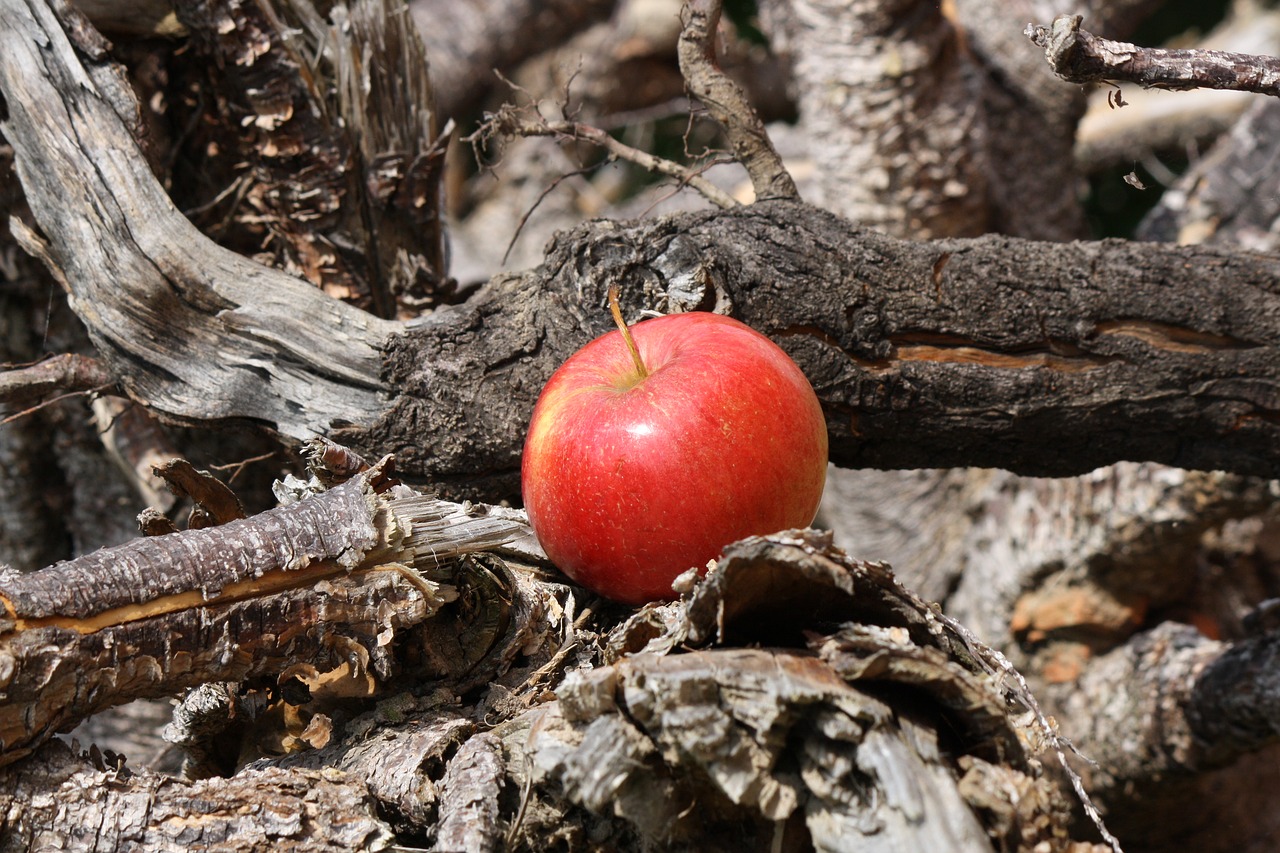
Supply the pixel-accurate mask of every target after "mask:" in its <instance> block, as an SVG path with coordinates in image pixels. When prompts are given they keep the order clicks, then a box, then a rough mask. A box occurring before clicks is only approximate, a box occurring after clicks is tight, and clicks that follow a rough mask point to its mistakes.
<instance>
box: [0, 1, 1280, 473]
mask: <svg viewBox="0 0 1280 853" xmlns="http://www.w3.org/2000/svg"><path fill="white" fill-rule="evenodd" d="M27 20H28V22H29V23H28V24H25V25H23V26H15V27H13V28H10V29H9V30H8V31H7V41H8V42H9V43H10V44H11V46H12V48H11V49H7V50H6V51H5V55H6V58H7V61H6V62H5V64H4V66H3V69H2V76H0V86H2V87H3V90H4V91H5V93H6V97H7V100H8V103H9V105H10V116H9V118H8V120H7V121H6V122H5V124H4V130H5V133H6V135H7V136H8V137H9V138H10V139H11V141H13V142H14V144H15V148H16V149H17V150H18V152H19V158H18V164H19V173H20V176H21V178H22V180H23V184H24V186H25V187H26V188H27V191H28V194H29V196H30V197H31V199H32V202H33V204H32V208H33V211H34V212H35V216H36V218H37V220H38V221H39V222H40V223H41V226H42V228H44V229H45V232H46V237H47V238H48V241H49V242H48V244H47V247H46V248H45V249H44V250H43V251H45V253H46V254H47V255H48V257H49V259H50V260H51V262H52V263H53V264H54V265H56V267H57V268H58V269H60V270H62V271H63V272H64V273H65V274H66V275H67V278H68V281H69V282H70V284H71V287H72V288H73V291H74V292H75V294H76V298H77V299H78V300H79V301H80V302H82V303H85V304H94V305H96V306H98V309H97V311H98V313H97V314H95V315H93V316H90V317H89V320H90V323H91V327H92V328H91V335H92V336H93V337H94V339H95V341H96V342H97V343H98V345H99V346H100V349H101V351H102V352H103V353H105V354H107V355H104V358H106V359H107V360H108V363H109V366H110V367H111V369H112V370H113V372H114V373H115V374H117V375H119V376H120V377H121V381H122V382H123V383H124V385H125V387H126V388H127V389H128V390H129V392H130V393H131V395H133V396H135V397H136V398H138V399H140V400H142V401H145V403H146V404H147V405H148V406H149V407H151V408H152V409H153V410H155V411H157V412H159V413H161V414H164V415H168V416H170V417H177V418H182V419H186V420H217V419H225V418H237V417H238V418H252V419H255V420H259V421H264V422H266V423H269V424H271V425H273V426H274V427H275V428H276V429H278V430H279V431H281V432H283V433H284V434H286V435H294V436H299V435H302V436H305V435H309V434H312V433H314V432H321V431H325V430H328V431H330V432H334V431H335V427H336V426H338V425H340V424H343V423H346V424H348V425H352V426H349V428H348V429H346V430H345V431H341V430H339V431H337V432H338V433H339V434H340V435H342V436H343V440H344V441H346V442H347V443H354V444H355V445H357V446H360V447H361V448H363V449H365V450H370V449H372V448H381V449H384V450H391V451H394V452H395V453H396V454H397V457H398V459H399V460H400V465H401V471H402V472H403V473H404V474H405V475H407V476H409V477H411V478H413V479H415V480H433V481H437V482H441V483H444V484H448V485H450V486H451V487H453V488H454V489H455V490H457V491H459V492H461V491H467V492H469V493H471V494H477V495H485V496H488V497H490V498H493V497H497V496H505V495H511V494H513V493H514V488H515V482H516V477H517V472H518V454H519V447H520V438H521V436H522V432H523V427H524V424H525V421H526V419H527V417H528V412H529V411H530V410H531V407H532V404H533V401H534V397H535V396H536V392H537V390H538V389H539V388H540V387H541V386H542V383H543V381H544V380H545V378H546V377H547V375H549V372H550V369H551V367H552V366H553V365H554V364H556V363H559V361H561V360H563V358H564V357H567V355H568V354H569V353H571V352H572V351H574V350H575V349H576V348H577V347H578V346H579V345H581V344H582V343H584V342H585V341H586V340H588V339H589V338H590V337H592V336H594V335H595V334H596V333H598V332H600V331H602V330H603V329H604V327H605V322H606V315H605V313H604V311H603V305H604V300H603V291H604V289H605V287H606V285H607V283H609V282H612V281H614V280H615V279H616V280H618V281H620V282H621V283H622V285H623V291H624V295H625V297H626V299H627V301H628V304H629V305H630V306H631V308H632V312H633V314H634V312H635V311H637V310H639V309H643V308H654V309H659V310H668V311H673V310H683V309H688V308H695V307H701V308H714V309H717V310H721V311H725V312H730V313H733V314H734V315H735V316H738V317H739V318H741V319H743V320H744V321H746V322H748V323H749V324H751V325H754V326H756V327H757V328H760V329H761V330H763V331H765V332H767V333H770V334H773V335H774V336H775V337H777V338H778V339H779V341H780V342H781V343H782V344H783V345H784V348H786V349H788V351H789V352H790V353H791V354H792V355H793V357H795V358H796V359H797V361H798V362H799V363H800V364H801V366H802V367H803V368H804V369H805V370H806V373H807V374H808V375H809V377H810V379H811V380H812V381H813V382H814V384H815V386H816V387H817V389H818V391H819V395H820V396H821V398H822V399H823V403H824V406H825V408H826V411H827V414H828V422H829V425H830V429H831V439H832V457H833V459H834V460H835V461H836V462H837V464H840V465H846V466H872V467H885V468H893V467H919V466H937V465H951V464H971V465H989V466H1000V467H1005V468H1008V469H1011V470H1015V471H1020V472H1023V473H1035V474H1066V473H1075V472H1080V471H1085V470H1089V469H1091V468H1093V467H1096V466H1097V465H1100V464H1104V463H1106V462H1111V461H1115V460H1116V459H1123V458H1131V459H1149V460H1155V461H1161V462H1167V463H1170V464H1175V465H1180V466H1184V467H1190V468H1196V467H1201V468H1223V469H1227V470H1234V471H1240V472H1246V473H1255V474H1262V475H1274V474H1275V472H1276V471H1277V470H1280V464H1277V459H1276V458H1275V447H1277V446H1280V445H1278V444H1277V442H1276V441H1275V438H1276V430H1277V427H1276V423H1275V421H1274V420H1273V419H1274V417H1275V412H1276V410H1277V409H1280V406H1278V405H1277V404H1276V401H1275V400H1274V399H1273V398H1274V383H1275V381H1276V380H1275V378H1274V373H1275V369H1274V365H1275V363H1276V360H1275V358H1274V357H1273V355H1274V353H1273V346H1274V344H1273V342H1274V341H1275V340H1276V339H1277V334H1276V329H1275V324H1276V322H1277V321H1276V313H1277V311H1276V307H1275V304H1276V297H1275V295H1274V293H1275V289H1276V281H1277V276H1278V272H1280V271H1278V270H1277V268H1276V266H1275V264H1274V263H1273V262H1272V261H1270V260H1269V259H1267V258H1265V257H1262V256H1256V255H1251V254H1248V253H1242V252H1231V251H1227V250H1221V249H1181V250H1174V249H1169V248H1165V247H1151V246H1138V245H1131V244H1124V243H1115V242H1112V243H1108V242H1102V243H1095V244H1086V243H1078V244H1067V245H1059V244H1039V243H1032V242H1022V241H1017V240H1010V239H1005V238H995V237H987V238H978V239H975V240H972V241H938V242H934V243H927V242H926V243H909V242H902V241H895V240H891V239H888V238H885V237H883V236H881V235H877V234H875V233H873V232H870V231H864V230H859V229H856V228H854V227H852V226H850V225H849V224H848V223H847V222H845V221H844V220H841V219H839V218H838V217H834V216H831V215H829V214H825V213H823V212H821V211H817V210H815V209H812V208H809V207H806V206H802V205H795V204H786V203H781V202H771V203H765V204H760V205H756V206H753V207H752V208H750V209H748V210H744V211H741V212H730V213H725V214H711V215H707V214H695V215H690V216H684V217H676V218H672V219H667V220H658V221H655V222H647V223H636V224H632V225H626V226H624V225H619V224H616V223H598V224H595V225H590V226H584V227H583V228H581V229H578V230H576V231H574V232H571V234H570V235H568V236H566V237H564V238H562V239H561V240H559V241H558V242H557V243H556V244H555V246H553V248H552V249H551V252H550V254H549V255H548V258H547V262H546V263H545V264H544V265H543V267H541V268H540V269H538V270H535V271H532V272H530V273H527V274H525V275H522V276H503V277H499V278H497V279H495V280H494V281H493V282H492V283H491V284H490V285H489V287H488V288H487V289H486V291H485V293H484V294H482V295H481V296H480V297H479V298H477V299H475V300H473V301H472V303H471V304H468V305H465V306H459V307H456V308H451V309H443V310H441V311H438V312H436V313H435V314H433V315H431V316H430V317H427V318H424V319H423V320H421V321H418V322H415V323H412V324H408V325H395V324H387V323H382V322H380V321H377V320H375V319H373V318H371V317H369V316H368V315H365V314H361V313H358V312H354V311H353V310H348V309H346V308H344V307H343V306H340V305H338V304H337V303H335V302H333V301H332V300H328V299H324V298H322V297H321V295H320V294H317V293H315V292H314V291H311V290H308V289H307V288H305V287H303V286H301V285H300V284H299V283H298V282H297V281H296V280H294V279H292V278H290V277H288V276H285V275H283V274H280V273H276V272H274V271H271V270H268V269H265V268H263V267H260V266H256V265H254V264H252V263H251V262H249V261H247V260H245V259H243V258H241V257H239V256H236V255H232V254H231V253H228V252H225V251H222V250H219V249H217V248H216V247H213V246H211V245H210V244H208V242H207V241H205V240H203V239H202V238H201V237H200V236H199V235H198V234H195V233H194V232H192V231H190V226H189V224H187V223H186V220H185V219H183V218H182V217H181V216H180V215H179V214H178V213H177V212H176V211H175V210H173V208H172V207H171V206H170V205H169V203H168V202H167V200H166V199H165V197H164V196H163V194H162V193H161V192H160V189H159V187H158V186H157V185H156V184H155V181H154V179H152V178H151V176H150V173H149V172H147V171H146V168H145V166H144V165H143V163H142V162H141V160H140V158H138V159H131V158H130V156H129V155H128V154H127V152H130V151H136V147H135V146H133V143H132V141H131V140H129V139H128V136H127V134H126V132H125V130H124V125H123V124H122V122H121V121H120V119H119V118H118V117H117V116H116V114H115V112H114V110H113V109H112V108H111V107H110V106H109V103H110V101H108V100H102V99H101V95H102V94H103V93H105V92H106V91H107V90H113V87H115V86H116V85H117V84H118V80H117V78H116V77H115V76H114V72H113V71H112V68H111V66H110V65H109V64H103V63H100V62H94V61H90V62H89V67H90V68H91V69H93V74H92V75H91V76H90V77H84V76H83V75H84V74H85V72H84V71H83V70H77V69H81V68H82V66H80V64H79V59H78V58H77V57H76V56H75V54H74V53H73V51H72V50H71V47H70V44H69V43H67V42H66V41H65V39H64V38H63V37H62V36H61V35H60V33H61V30H60V28H58V27H57V26H56V24H55V23H54V21H53V19H51V18H49V17H43V18H42V21H43V23H41V24H39V25H37V23H36V20H37V18H36V17H35V16H28V17H27ZM40 27H43V28H45V30H44V31H45V32H46V33H47V35H46V36H39V35H36V36H26V35H19V34H30V33H38V32H39V28H40ZM32 28H34V29H32ZM28 37H35V38H36V39H37V40H43V39H45V38H47V39H49V40H50V42H49V43H50V44H51V45H58V44H61V45H62V47H61V48H60V49H58V50H52V51H46V52H45V53H44V54H42V56H41V58H40V59H39V61H37V60H36V58H35V56H34V55H33V54H31V52H30V47H29V46H30V45H31V44H33V43H34V42H30V41H28V40H27V38H28ZM23 57H28V59H23ZM55 60H57V61H59V62H63V63H66V64H64V65H61V66H56V68H60V69H61V70H58V71H57V72H56V73H57V74H59V75H73V76H76V77H79V78H81V79H84V80H86V81H89V80H92V81H93V82H92V83H91V84H90V85H87V86H79V87H77V88H74V89H71V90H68V91H66V92H65V93H60V90H59V89H58V88H57V87H56V86H54V85H53V84H52V82H51V81H50V79H49V78H48V77H47V76H45V73H46V72H44V71H41V70H40V69H41V68H43V67H44V63H45V62H46V61H49V62H52V61H55ZM64 97H65V98H67V99H69V100H71V101H72V102H74V106H73V107H71V108H74V109H76V110H78V111H79V112H81V113H82V114H83V117H82V119H81V120H80V121H79V122H78V123H77V126H78V127H81V128H83V131H82V133H81V136H80V137H79V138H78V139H71V138H66V137H51V136H50V135H49V134H47V133H44V132H43V131H42V128H44V127H47V126H54V125H57V124H58V123H60V120H59V119H58V118H57V115H58V113H57V111H58V110H61V109H66V108H68V107H65V106H62V105H63V104H64V101H63V98H64ZM50 109H52V110H55V112H53V113H46V112H45V111H46V110H50ZM62 123H65V122H62ZM108 144H111V145H113V146H115V148H116V149H118V150H119V151H120V152H124V153H121V154H117V155H115V156H113V157H112V159H111V160H108V161H104V162H108V163H111V164H112V165H111V168H109V169H104V170H99V169H98V168H96V167H95V166H93V165H92V157H90V152H93V151H98V150H100V149H101V148H102V147H104V146H106V145H108ZM53 158H58V159H57V160H56V162H63V160H62V159H61V158H71V159H69V160H68V161H66V162H65V164H64V165H63V166H61V167H59V168H47V167H44V166H41V165H40V164H42V163H44V164H48V163H51V162H55V160H54V159H53ZM90 178H91V179H92V180H88V179H90ZM59 182H70V183H59ZM72 184H74V188H73V186H72ZM86 190H88V191H92V192H94V193H97V197H98V198H99V199H100V202H101V206H100V207H99V208H98V210H100V211H102V212H103V213H102V215H103V216H105V217H106V218H105V220H98V227H99V228H101V229H103V230H104V232H105V233H111V234H116V235H121V234H124V233H132V234H133V237H132V238H130V239H128V240H116V239H113V240H107V241H101V240H98V239H97V238H96V236H95V237H94V238H93V239H92V240H90V239H87V238H88V232H85V231H84V230H83V229H80V228H79V227H78V226H74V223H76V222H77V221H78V220H76V219H73V218H71V217H66V216H64V215H62V214H63V210H62V204H61V199H63V198H66V197H73V196H74V194H77V193H81V192H84V191H86ZM119 199H131V200H132V204H131V205H130V206H128V207H121V206H120V205H119V203H118V201H117V200H119ZM144 210H145V211H148V215H146V216H142V215H141V214H139V213H137V212H138V211H144ZM86 213H87V214H88V213H89V211H86ZM90 215H92V214H90ZM120 282H128V283H129V287H127V288H121V287H120V286H119V283H120ZM783 282H786V287H785V288H783V287H782V286H781V285H782V283H783ZM784 289H785V291H786V295H785V296H784V295H783V293H782V291H783V290H784ZM177 293H186V294H188V296H187V298H186V300H180V299H178V297H177ZM263 293H272V294H276V295H277V296H276V297H275V298H274V299H273V300H272V301H269V302H268V301H263V300H262V298H261V295H262V294H263ZM144 302H145V303H146V304H147V305H149V306H150V307H149V308H148V309H147V310H146V311H145V312H144V311H142V308H141V306H142V304H143V303H144ZM1205 306H1213V309H1212V310H1211V311H1205V310H1204V308H1205ZM178 330H181V332H179V331H178ZM322 330H323V333H321V331H322ZM141 339H153V340H156V341H157V342H158V343H157V344H156V345H154V346H152V347H149V348H147V349H145V350H140V349H139V347H138V346H137V344H136V342H137V341H138V340H141ZM264 351H265V352H268V353H272V354H273V356H272V357H270V358H267V357H265V356H264V354H263V353H264ZM1244 376H1247V377H1248V378H1242V377H1244ZM393 395H394V396H393ZM389 398H390V399H389Z"/></svg>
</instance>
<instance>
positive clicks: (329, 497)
mask: <svg viewBox="0 0 1280 853" xmlns="http://www.w3.org/2000/svg"><path fill="white" fill-rule="evenodd" d="M381 473H382V470H381V466H375V467H374V468H373V469H371V470H370V471H368V472H366V473H364V474H361V475H360V476H358V477H356V478H355V479H353V480H351V481H349V482H348V483H346V484H343V485H341V486H338V487H336V488H334V489H332V490H331V491H328V492H325V493H322V494H320V495H317V496H315V497H312V498H309V499H306V500H303V501H301V502H299V503H297V504H294V505H291V506H287V507H282V508H280V509H276V510H271V511H269V512H266V513H262V514H261V515H259V516H255V517H253V518H249V519H242V520H237V521H231V522H228V523H226V524H224V525H221V526H219V527H214V528H207V529H201V530H188V531H184V532H181V533H174V534H170V535H168V536H159V537H152V538H147V539H141V540H138V541H135V542H131V543H129V544H126V545H122V546H118V547H115V548H107V549H102V550H100V551H97V552H95V553H93V554H89V555H86V556H84V557H81V558H78V559H76V560H72V561H68V562H64V563H59V564H57V565H54V566H51V567H49V568H47V569H44V570H42V571H40V572H35V573H31V574H26V575H22V574H18V573H16V572H7V573H5V574H3V575H0V602H2V603H3V605H4V616H3V617H2V618H0V691H2V698H3V701H2V702H0V764H5V763H9V762H12V761H14V760H16V759H17V758H20V757H22V756H23V755H25V754H27V753H29V752H30V751H31V749H32V748H33V747H34V746H35V745H38V744H39V743H40V742H41V741H43V740H44V739H46V738H47V737H48V736H49V735H51V734H53V733H54V732H57V731H66V730H68V729H70V728H71V727H72V726H74V725H75V724H76V723H78V722H79V721H80V720H82V719H84V718H85V717H87V716H89V715H90V714H93V713H95V712H97V711H100V710H103V709H105V708H108V707H111V706H113V705H116V704H120V703H123V702H126V701H130V700H132V699H137V698H149V697H159V696H168V695H172V694H173V693H175V692H178V691H180V690H182V689H184V688H187V687H191V686H194V685H197V684H201V683H205V682H209V681H231V682H241V681H244V680H246V679H250V678H255V677H259V676H264V675H271V674H279V673H281V672H284V671H285V670H286V669H288V667H289V666H291V665H292V664H295V663H306V664H307V665H309V666H312V667H315V668H316V669H317V670H319V671H321V672H323V671H327V670H329V669H333V668H335V667H337V666H338V665H340V664H342V663H348V664H354V665H355V666H356V668H357V669H360V670H363V671H367V672H369V673H370V674H372V675H373V676H375V677H376V678H377V679H378V680H382V681H385V680H386V679H388V678H390V677H392V676H393V675H394V674H395V673H396V670H397V665H396V663H395V662H394V660H393V658H392V657H391V652H390V647H389V643H390V639H391V638H392V637H393V636H395V635H396V634H399V633H402V632H404V631H407V630H408V629H411V628H414V627H416V626H419V625H420V624H422V623H423V622H425V621H426V620H428V619H430V618H431V617H432V616H433V615H435V614H436V612H437V611H439V610H440V608H441V607H443V606H444V605H445V604H447V603H448V602H450V601H452V600H454V599H455V598H457V596H458V587H460V586H467V587H471V586H474V585H475V582H474V581H472V580H469V579H467V578H466V577H465V574H466V570H465V569H463V570H459V569H458V568H457V567H455V566H454V565H453V563H454V561H455V559H456V558H457V557H458V556H459V555H460V554H465V553H467V552H470V551H474V550H479V549H481V548H484V547H492V546H494V545H496V544H499V543H501V542H502V541H504V540H505V539H508V538H510V537H511V536H512V535H514V534H516V533H519V532H520V525H519V524H517V523H516V522H514V521H510V520H504V519H497V518H489V517H486V516H483V515H481V516H479V517H472V516H470V515H468V513H467V512H466V511H464V510H463V509H462V508H459V507H457V506H456V505H453V504H446V503H443V502H440V501H435V500H432V499H430V498H424V497H422V496H418V495H413V494H411V493H409V494H405V493H399V496H398V497H396V496H395V495H396V494H397V490H395V489H392V490H390V491H388V492H386V493H384V494H378V493H376V492H375V491H374V489H373V487H372V485H371V483H373V482H375V481H376V479H377V478H378V477H379V476H380V475H381ZM450 624H451V625H452V623H450ZM454 633H455V634H458V636H454V637H453V640H454V641H455V642H457V641H459V640H460V639H462V638H463V637H464V636H466V635H465V634H461V633H460V632H458V631H454ZM498 633H499V634H500V633H501V632H500V631H499V632H498ZM471 634H472V636H473V638H475V639H476V641H477V642H476V646H477V648H476V650H475V651H474V653H473V655H472V658H473V659H472V660H471V662H472V663H474V662H475V660H478V659H479V657H482V656H483V655H484V654H486V653H487V652H488V650H489V649H490V648H492V647H493V646H494V644H495V643H497V642H498V641H499V640H500V639H501V637H488V638H487V641H486V642H480V641H481V640H485V639H486V636H485V634H484V633H483V632H479V633H477V632H475V631H472V632H471ZM429 636H430V635H428V636H427V637H426V638H424V639H423V641H424V642H429ZM466 657H467V656H466V655H462V654H459V655H456V658H457V659H458V660H463V659H464V658H466ZM437 669H438V670H440V671H442V672H448V671H449V670H448V668H447V667H437Z"/></svg>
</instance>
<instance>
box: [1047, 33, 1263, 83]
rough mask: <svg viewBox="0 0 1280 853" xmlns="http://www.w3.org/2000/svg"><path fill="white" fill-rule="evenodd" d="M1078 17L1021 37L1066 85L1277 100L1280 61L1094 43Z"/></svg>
mask: <svg viewBox="0 0 1280 853" xmlns="http://www.w3.org/2000/svg"><path fill="white" fill-rule="evenodd" d="M1081 21H1083V18H1081V17H1080V16H1079V15H1059V16H1058V17H1057V18H1054V20H1053V24H1052V25H1050V26H1048V27H1043V26H1036V25H1035V24H1027V27H1026V29H1025V30H1023V34H1024V35H1026V37H1027V38H1029V39H1031V41H1032V42H1034V43H1035V44H1036V45H1038V46H1040V47H1043V48H1044V54H1045V58H1046V59H1048V61H1049V65H1050V67H1052V68H1053V71H1054V73H1055V74H1057V75H1058V76H1059V77H1061V78H1062V79H1064V80H1066V81H1068V82H1070V83H1100V82H1103V81H1113V82H1114V81H1121V82H1128V83H1137V84H1138V85H1140V86H1142V87H1143V88H1144V89H1180V90H1185V89H1230V90H1233V91H1239V92H1255V93H1257V94H1260V95H1272V96H1277V97H1280V59H1277V58H1275V57H1271V56H1255V55H1252V54H1247V53H1227V52H1226V51H1222V50H1164V49H1162V48H1152V47H1138V46H1136V45H1132V44H1129V43H1127V42H1119V41H1111V40H1110V39H1104V38H1099V37H1098V36H1095V35H1093V34H1092V33H1089V32H1086V31H1085V30H1082V29H1080V23H1081Z"/></svg>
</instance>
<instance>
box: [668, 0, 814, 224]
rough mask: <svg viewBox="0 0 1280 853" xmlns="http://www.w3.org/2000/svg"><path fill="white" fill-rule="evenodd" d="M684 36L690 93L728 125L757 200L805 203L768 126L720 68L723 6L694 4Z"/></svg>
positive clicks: (715, 1)
mask: <svg viewBox="0 0 1280 853" xmlns="http://www.w3.org/2000/svg"><path fill="white" fill-rule="evenodd" d="M684 14H685V16H686V20H685V23H684V30H683V31H682V32H681V33H680V44H679V56H680V73H681V74H683V75H684V79H685V82H687V83H688V84H689V91H690V92H692V93H693V94H694V96H695V97H696V98H697V99H698V100H700V101H702V103H703V104H705V105H706V107H707V110H708V111H709V112H710V113H711V115H712V116H713V117H714V118H715V120H716V121H718V122H720V124H722V125H724V129H725V132H726V133H727V134H728V136H729V144H730V145H732V146H733V153H734V155H735V156H737V158H738V160H739V161H741V163H742V165H743V166H744V167H745V168H746V170H747V174H748V175H750V176H751V186H752V188H754V189H755V192H756V198H757V199H767V198H785V199H799V198H800V193H799V191H797V190H796V184H795V181H793V180H791V175H790V174H789V173H788V172H787V169H786V167H785V166H783V165H782V158H781V157H779V156H778V152H777V150H776V149H775V148H774V147H773V142H771V141H770V140H769V135H768V134H767V133H765V130H764V124H763V123H762V122H761V121H760V117H759V116H758V115H756V112H755V110H754V109H752V107H751V103H750V102H749V101H748V100H747V96H746V94H745V93H744V92H743V91H742V89H741V88H739V86H738V84H737V83H735V82H733V81H732V80H731V79H729V77H728V76H727V75H726V74H725V73H724V72H723V71H721V70H720V67H719V66H718V65H717V64H716V47H715V40H716V27H717V26H719V24H720V0H690V2H689V3H687V4H686V5H685V12H684Z"/></svg>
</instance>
